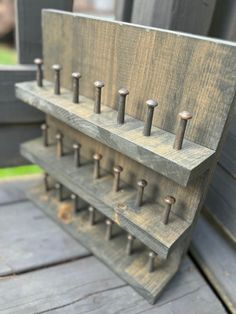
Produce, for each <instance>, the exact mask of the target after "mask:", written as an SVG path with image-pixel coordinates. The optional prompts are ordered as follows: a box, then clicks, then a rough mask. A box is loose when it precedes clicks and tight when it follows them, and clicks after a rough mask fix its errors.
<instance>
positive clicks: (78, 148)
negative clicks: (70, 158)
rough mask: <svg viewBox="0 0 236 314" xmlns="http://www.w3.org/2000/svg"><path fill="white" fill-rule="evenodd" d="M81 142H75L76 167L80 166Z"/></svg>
mask: <svg viewBox="0 0 236 314" xmlns="http://www.w3.org/2000/svg"><path fill="white" fill-rule="evenodd" d="M80 148H81V145H80V144H77V143H75V144H73V149H74V162H75V167H80Z"/></svg>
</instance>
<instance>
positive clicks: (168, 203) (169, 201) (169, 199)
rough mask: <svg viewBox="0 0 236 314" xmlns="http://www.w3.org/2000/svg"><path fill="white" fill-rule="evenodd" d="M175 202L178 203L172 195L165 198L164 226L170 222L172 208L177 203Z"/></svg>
mask: <svg viewBox="0 0 236 314" xmlns="http://www.w3.org/2000/svg"><path fill="white" fill-rule="evenodd" d="M175 201H176V200H175V198H174V197H173V196H170V195H167V196H166V197H165V198H164V202H165V204H166V207H165V210H164V214H163V219H162V222H163V224H164V225H167V224H168V222H169V216H170V211H171V207H172V205H173V204H174V203H175Z"/></svg>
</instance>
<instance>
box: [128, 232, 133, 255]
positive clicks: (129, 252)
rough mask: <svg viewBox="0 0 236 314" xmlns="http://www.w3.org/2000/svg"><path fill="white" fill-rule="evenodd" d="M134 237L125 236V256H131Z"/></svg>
mask: <svg viewBox="0 0 236 314" xmlns="http://www.w3.org/2000/svg"><path fill="white" fill-rule="evenodd" d="M134 239H135V238H134V237H133V236H132V235H131V234H128V236H127V245H126V253H127V255H131V254H132V251H133V244H134Z"/></svg>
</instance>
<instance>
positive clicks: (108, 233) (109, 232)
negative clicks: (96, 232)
mask: <svg viewBox="0 0 236 314" xmlns="http://www.w3.org/2000/svg"><path fill="white" fill-rule="evenodd" d="M112 225H113V221H111V220H110V219H106V226H107V229H106V237H105V238H106V240H107V241H109V240H111V238H112Z"/></svg>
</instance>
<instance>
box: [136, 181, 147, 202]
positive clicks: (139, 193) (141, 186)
mask: <svg viewBox="0 0 236 314" xmlns="http://www.w3.org/2000/svg"><path fill="white" fill-rule="evenodd" d="M137 185H138V191H137V197H136V203H135V205H136V206H138V207H139V206H142V204H143V193H144V188H145V187H146V186H147V181H146V180H140V181H138V183H137Z"/></svg>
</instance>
